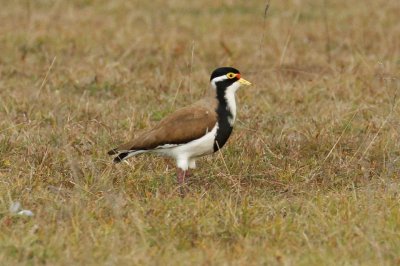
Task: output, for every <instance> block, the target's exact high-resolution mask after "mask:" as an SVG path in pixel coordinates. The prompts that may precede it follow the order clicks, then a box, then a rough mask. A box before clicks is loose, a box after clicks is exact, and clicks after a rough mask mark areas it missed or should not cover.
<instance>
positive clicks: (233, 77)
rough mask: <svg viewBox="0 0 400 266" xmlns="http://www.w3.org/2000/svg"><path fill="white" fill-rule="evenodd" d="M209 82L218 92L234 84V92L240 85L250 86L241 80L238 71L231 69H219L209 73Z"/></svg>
mask: <svg viewBox="0 0 400 266" xmlns="http://www.w3.org/2000/svg"><path fill="white" fill-rule="evenodd" d="M210 82H211V84H212V86H213V87H214V88H216V89H217V90H218V91H221V90H223V91H224V90H225V89H226V88H228V87H230V86H231V85H233V84H234V83H235V85H234V86H233V87H235V88H234V91H236V89H237V88H239V87H240V85H250V84H251V83H250V82H248V81H247V80H245V79H243V78H241V75H240V72H239V70H237V69H236V68H233V67H220V68H217V69H216V70H214V71H213V72H212V73H211V78H210Z"/></svg>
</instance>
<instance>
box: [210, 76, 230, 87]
mask: <svg viewBox="0 0 400 266" xmlns="http://www.w3.org/2000/svg"><path fill="white" fill-rule="evenodd" d="M226 79H228V77H227V76H220V77H216V78H213V79H212V80H211V85H212V86H213V88H214V89H216V88H217V82H220V81H223V80H226Z"/></svg>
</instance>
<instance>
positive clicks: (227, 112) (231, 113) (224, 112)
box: [216, 87, 236, 126]
mask: <svg viewBox="0 0 400 266" xmlns="http://www.w3.org/2000/svg"><path fill="white" fill-rule="evenodd" d="M235 92H236V88H232V87H228V88H227V89H225V90H219V89H217V90H216V94H217V95H216V97H217V99H218V110H219V111H218V110H217V112H218V115H219V116H220V117H226V118H227V119H228V122H229V124H230V125H231V126H233V124H234V123H235V118H236V98H235Z"/></svg>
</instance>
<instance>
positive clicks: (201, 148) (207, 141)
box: [155, 123, 218, 170]
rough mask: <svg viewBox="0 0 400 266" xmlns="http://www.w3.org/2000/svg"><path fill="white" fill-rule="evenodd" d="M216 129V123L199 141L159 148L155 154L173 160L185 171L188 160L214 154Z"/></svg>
mask: <svg viewBox="0 0 400 266" xmlns="http://www.w3.org/2000/svg"><path fill="white" fill-rule="evenodd" d="M217 129H218V123H216V124H215V126H214V128H213V129H212V130H211V131H210V132H208V133H207V134H205V135H204V136H203V137H201V138H199V139H196V140H193V141H191V142H188V143H186V144H182V145H179V146H176V147H170V148H161V149H158V150H155V152H156V153H161V154H163V155H166V156H169V157H172V158H175V159H176V160H177V164H178V167H179V168H181V169H183V170H187V168H188V164H189V160H190V159H192V158H196V157H200V156H203V155H207V154H211V153H213V152H214V141H215V135H216V134H217Z"/></svg>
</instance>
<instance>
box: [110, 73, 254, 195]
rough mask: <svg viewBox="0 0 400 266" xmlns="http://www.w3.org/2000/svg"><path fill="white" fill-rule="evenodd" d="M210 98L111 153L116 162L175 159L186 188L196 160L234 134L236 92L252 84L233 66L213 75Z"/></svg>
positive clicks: (183, 110)
mask: <svg viewBox="0 0 400 266" xmlns="http://www.w3.org/2000/svg"><path fill="white" fill-rule="evenodd" d="M210 83H211V88H210V91H209V93H208V95H207V96H206V97H204V98H202V99H200V100H198V101H197V102H195V103H193V104H192V105H189V106H187V107H183V108H181V109H178V110H177V111H175V112H173V113H172V114H170V115H168V116H166V117H165V118H163V119H162V120H161V121H160V122H158V123H157V124H156V125H154V126H153V127H152V128H150V129H149V130H145V131H144V132H143V133H142V134H140V135H138V136H137V137H136V138H134V139H133V140H132V141H129V142H127V143H124V144H122V145H120V146H119V147H117V148H114V149H112V150H110V151H109V152H108V155H111V156H114V160H113V161H114V163H119V162H122V161H124V160H126V159H128V158H130V157H132V156H135V155H139V154H144V153H153V154H157V155H162V156H167V157H171V158H173V159H175V161H176V165H177V170H178V171H177V182H178V184H179V185H180V186H181V187H182V186H183V185H184V183H185V178H186V177H188V176H189V169H195V168H196V160H197V159H198V158H200V157H202V156H205V155H209V154H212V153H215V152H217V151H218V150H220V149H221V148H222V147H223V146H224V145H225V143H226V142H227V140H228V138H229V136H230V135H231V133H232V130H233V125H234V123H235V119H236V99H235V94H236V91H237V90H238V89H239V88H240V87H241V85H251V83H250V82H249V81H247V80H245V79H244V78H242V76H241V74H240V72H239V70H237V69H235V68H233V67H219V68H217V69H215V70H214V71H213V72H212V73H211V77H210Z"/></svg>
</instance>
